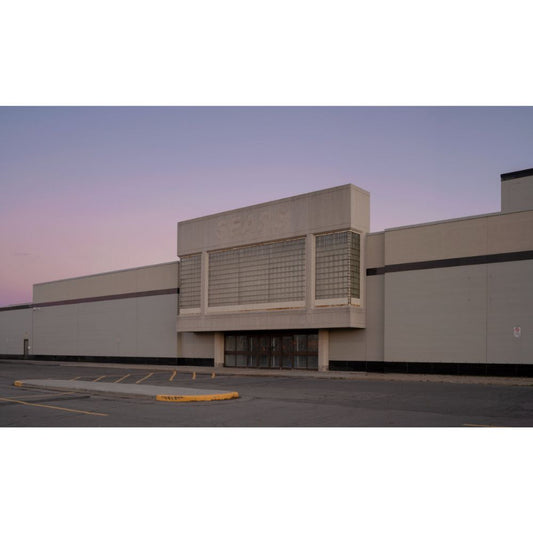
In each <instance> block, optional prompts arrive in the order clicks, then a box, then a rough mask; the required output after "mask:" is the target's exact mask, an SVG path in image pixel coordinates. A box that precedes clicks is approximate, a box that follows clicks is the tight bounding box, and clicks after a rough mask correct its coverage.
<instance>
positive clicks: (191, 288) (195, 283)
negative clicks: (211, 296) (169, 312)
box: [179, 254, 202, 309]
mask: <svg viewBox="0 0 533 533" xmlns="http://www.w3.org/2000/svg"><path fill="white" fill-rule="evenodd" d="M201 270H202V256H201V254H194V255H189V256H186V257H182V258H181V261H180V268H179V278H180V279H179V287H180V296H179V307H180V309H196V308H199V307H200V291H201Z"/></svg>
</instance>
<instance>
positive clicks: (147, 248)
mask: <svg viewBox="0 0 533 533" xmlns="http://www.w3.org/2000/svg"><path fill="white" fill-rule="evenodd" d="M531 167H533V107H527V108H524V107H508V108H497V107H488V108H487V107H455V108H454V107H436V108H428V107H322V108H321V107H259V108H254V107H237V108H235V107H203V108H195V107H172V108H165V107H144V108H143V107H119V108H114V107H81V108H76V107H59V108H54V107H44V108H39V107H26V108H24V107H23V108H16V107H3V108H0V221H1V232H0V246H1V250H2V252H1V261H0V306H3V305H10V304H17V303H22V302H30V301H31V298H32V284H33V283H39V282H43V281H51V280H56V279H62V278H67V277H73V276H82V275H87V274H94V273H98V272H103V271H109V270H118V269H123V268H131V267H136V266H140V265H147V264H154V263H160V262H165V261H173V260H175V259H176V223H177V222H178V221H180V220H186V219H188V218H193V217H197V216H203V215H208V214H211V213H216V212H219V211H225V210H228V209H234V208H237V207H244V206H247V205H251V204H256V203H260V202H266V201H270V200H275V199H278V198H283V197H285V196H291V195H295V194H301V193H305V192H310V191H313V190H318V189H323V188H327V187H333V186H336V185H342V184H345V183H353V184H355V185H357V186H359V187H362V188H363V189H366V190H368V191H369V192H370V194H371V230H372V231H380V230H383V229H384V228H387V227H395V226H402V225H407V224H416V223H421V222H429V221H433V220H441V219H446V218H454V217H461V216H469V215H475V214H481V213H489V212H494V211H499V209H500V174H501V173H504V172H510V171H514V170H520V169H524V168H531Z"/></svg>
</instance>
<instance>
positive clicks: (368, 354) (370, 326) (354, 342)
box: [329, 276, 385, 361]
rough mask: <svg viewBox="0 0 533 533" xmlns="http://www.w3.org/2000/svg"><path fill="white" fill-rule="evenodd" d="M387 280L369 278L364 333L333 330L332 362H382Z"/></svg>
mask: <svg viewBox="0 0 533 533" xmlns="http://www.w3.org/2000/svg"><path fill="white" fill-rule="evenodd" d="M384 281H385V280H384V276H369V277H367V311H366V328H365V329H330V330H329V358H330V360H332V361H383V351H384V339H383V336H384V310H383V296H384Z"/></svg>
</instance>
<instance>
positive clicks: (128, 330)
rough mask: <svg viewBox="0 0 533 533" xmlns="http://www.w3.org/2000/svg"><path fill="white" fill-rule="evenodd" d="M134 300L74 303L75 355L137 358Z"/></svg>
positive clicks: (135, 308) (135, 306)
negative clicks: (76, 317) (75, 314)
mask: <svg viewBox="0 0 533 533" xmlns="http://www.w3.org/2000/svg"><path fill="white" fill-rule="evenodd" d="M136 304H137V302H136V298H130V299H127V300H112V301H107V302H90V303H83V304H77V309H78V339H77V341H78V342H77V355H114V356H121V355H127V356H136V355H137V350H136V346H137V329H136V325H137V321H136V314H137V305H136Z"/></svg>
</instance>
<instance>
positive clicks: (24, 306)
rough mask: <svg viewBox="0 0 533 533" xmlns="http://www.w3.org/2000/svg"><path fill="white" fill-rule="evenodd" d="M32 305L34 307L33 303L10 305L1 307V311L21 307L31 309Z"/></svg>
mask: <svg viewBox="0 0 533 533" xmlns="http://www.w3.org/2000/svg"><path fill="white" fill-rule="evenodd" d="M32 307H33V305H32V304H24V305H10V306H9V307H0V312H2V311H17V310H19V309H31V308H32Z"/></svg>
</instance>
